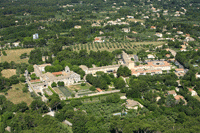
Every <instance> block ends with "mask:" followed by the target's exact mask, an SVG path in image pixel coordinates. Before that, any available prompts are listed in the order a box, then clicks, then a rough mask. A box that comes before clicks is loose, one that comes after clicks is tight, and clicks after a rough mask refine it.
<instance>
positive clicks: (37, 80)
mask: <svg viewBox="0 0 200 133" xmlns="http://www.w3.org/2000/svg"><path fill="white" fill-rule="evenodd" d="M30 82H32V83H33V82H40V79H36V80H31V81H30Z"/></svg>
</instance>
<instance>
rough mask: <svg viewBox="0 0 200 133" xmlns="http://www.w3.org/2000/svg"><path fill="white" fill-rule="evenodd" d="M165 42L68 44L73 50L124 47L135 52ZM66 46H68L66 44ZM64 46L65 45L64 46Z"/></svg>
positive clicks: (108, 49) (109, 49)
mask: <svg viewBox="0 0 200 133" xmlns="http://www.w3.org/2000/svg"><path fill="white" fill-rule="evenodd" d="M162 44H165V42H123V43H109V42H108V43H87V44H76V45H71V46H69V47H70V48H71V49H73V50H74V51H79V50H82V49H86V50H87V51H90V50H93V51H98V50H100V51H103V50H107V51H110V52H112V51H114V50H116V49H126V50H131V51H133V53H137V52H138V51H139V50H141V49H144V50H148V49H149V46H155V47H156V46H160V45H162ZM67 47H68V46H67ZM64 48H66V47H64Z"/></svg>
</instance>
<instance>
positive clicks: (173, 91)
mask: <svg viewBox="0 0 200 133" xmlns="http://www.w3.org/2000/svg"><path fill="white" fill-rule="evenodd" d="M167 94H168V95H173V96H174V97H175V96H177V94H176V92H175V90H171V91H168V92H167Z"/></svg>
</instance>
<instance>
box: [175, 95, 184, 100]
mask: <svg viewBox="0 0 200 133" xmlns="http://www.w3.org/2000/svg"><path fill="white" fill-rule="evenodd" d="M174 98H175V99H176V100H180V98H181V99H184V97H183V96H180V95H176V96H175V97H174Z"/></svg>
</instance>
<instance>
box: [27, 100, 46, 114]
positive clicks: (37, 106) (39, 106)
mask: <svg viewBox="0 0 200 133" xmlns="http://www.w3.org/2000/svg"><path fill="white" fill-rule="evenodd" d="M30 107H31V109H32V110H38V111H40V112H41V113H46V112H48V107H47V106H46V104H45V102H43V101H42V100H40V99H36V100H33V101H32V102H31V104H30Z"/></svg>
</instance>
